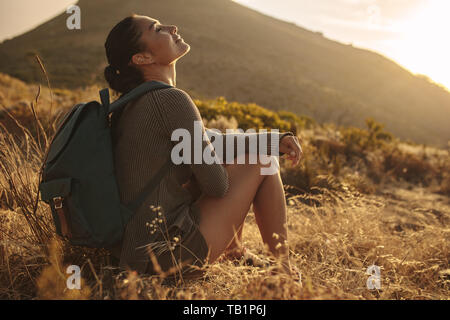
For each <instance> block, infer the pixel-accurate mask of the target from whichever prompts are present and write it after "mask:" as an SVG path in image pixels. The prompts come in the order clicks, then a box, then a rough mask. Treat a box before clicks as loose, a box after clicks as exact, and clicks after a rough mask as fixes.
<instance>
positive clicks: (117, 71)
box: [105, 15, 302, 277]
mask: <svg viewBox="0 0 450 320" xmlns="http://www.w3.org/2000/svg"><path fill="white" fill-rule="evenodd" d="M177 31H178V30H177V27H176V26H173V25H163V24H161V23H160V22H159V21H158V20H155V19H152V18H149V17H146V16H139V15H132V16H130V17H127V18H125V19H124V20H122V21H121V22H119V23H118V24H117V25H116V26H115V27H114V28H113V29H112V30H111V32H110V34H109V35H108V38H107V40H106V43H105V49H106V55H107V59H108V62H109V66H107V67H106V68H105V78H106V80H107V81H108V83H109V85H110V87H111V88H112V89H113V90H115V91H117V92H119V93H122V94H125V93H127V92H129V91H130V90H131V89H133V88H135V87H136V86H138V85H139V84H141V83H143V82H145V81H160V82H163V83H166V84H168V85H170V86H172V87H171V88H164V89H159V90H156V91H152V92H149V93H147V94H145V95H143V96H142V97H140V98H138V99H136V100H135V101H133V102H130V103H129V104H128V105H127V106H126V107H125V108H123V110H122V115H121V116H120V115H119V114H113V116H112V134H113V143H114V157H115V166H116V176H117V182H118V185H119V189H120V195H121V200H122V202H123V203H128V202H130V201H131V200H134V198H135V197H136V196H137V195H138V193H139V191H140V190H141V189H142V188H143V186H144V185H145V183H146V182H147V181H149V180H150V179H151V177H153V176H154V175H155V174H156V172H157V171H158V170H159V168H161V167H162V166H163V164H164V163H165V162H166V161H171V150H172V148H173V146H174V144H175V142H173V141H171V134H172V132H173V131H174V130H176V129H178V128H183V129H185V130H188V131H189V132H190V133H193V132H194V121H201V116H200V113H199V111H198V109H197V107H196V106H195V104H194V103H193V101H192V99H191V98H190V97H189V95H188V94H186V93H185V92H184V91H182V90H180V89H178V88H176V70H175V64H176V61H177V60H178V59H180V58H181V57H182V56H184V55H185V54H186V53H188V52H189V50H190V46H189V45H188V44H187V43H185V42H184V40H183V39H182V38H181V37H180V36H179V35H178V33H177ZM119 116H120V117H119ZM205 130H206V129H205V128H204V127H202V132H203V133H205V132H206V131H205ZM266 134H267V138H268V139H267V141H268V145H267V146H266V147H267V149H268V150H270V147H271V145H270V141H272V140H271V138H272V136H273V135H277V136H276V141H277V143H279V150H280V154H279V155H282V154H284V153H289V154H291V155H290V159H291V160H292V161H293V163H294V164H297V163H298V162H299V159H300V157H301V154H302V151H301V147H300V145H299V143H298V140H297V138H296V137H295V136H293V134H292V133H290V132H287V133H282V134H281V133H272V132H270V133H266ZM245 135H247V134H245ZM191 136H193V134H192V135H191ZM223 136H224V137H227V139H228V137H231V138H233V135H228V134H224V135H223ZM224 141H225V139H224ZM202 143H203V145H202V147H203V148H202V150H204V149H205V148H207V147H208V146H209V147H210V143H211V141H208V139H207V140H206V141H203V142H202ZM258 147H262V146H258ZM192 150H193V149H192ZM223 150H224V151H225V149H223ZM248 152H249V148H248V145H246V149H245V154H238V153H237V152H236V153H235V154H236V155H237V156H238V157H244V158H245V159H246V160H247V161H246V162H245V164H220V163H213V164H206V163H200V164H196V163H195V162H194V161H192V162H190V163H193V164H181V165H173V166H172V167H171V168H170V170H169V172H168V173H167V174H166V176H165V177H164V178H163V180H162V181H161V183H160V184H159V186H158V187H157V188H156V190H155V191H154V192H152V194H150V195H148V197H147V199H146V201H145V202H144V204H143V205H142V206H141V207H140V208H139V210H138V212H137V213H136V214H135V215H134V216H133V217H132V218H131V219H130V221H129V222H128V224H127V226H126V230H125V233H124V237H123V241H122V243H121V244H120V245H118V247H117V248H115V249H114V250H113V252H114V253H115V254H116V255H117V257H119V258H120V264H119V265H120V266H121V267H123V268H131V269H133V270H136V271H138V272H140V273H148V274H154V273H160V274H163V275H167V274H168V273H173V270H176V272H177V273H181V274H182V275H183V276H184V277H187V276H191V275H192V276H196V275H198V272H196V270H198V269H200V268H196V267H200V266H202V265H204V264H205V263H206V262H213V261H215V260H216V259H217V258H218V257H219V256H220V255H221V254H222V253H224V252H225V255H226V256H228V257H230V256H233V257H236V256H238V257H239V256H242V255H244V253H245V249H244V248H242V246H240V237H241V235H242V227H243V223H244V219H245V217H246V215H247V213H248V211H249V209H250V206H251V205H252V204H253V209H254V212H255V217H256V221H257V224H258V227H259V229H260V232H261V235H262V239H263V241H264V243H265V244H267V245H268V247H269V249H270V251H271V252H272V254H273V255H274V256H275V257H279V258H280V259H281V261H282V262H283V263H282V265H283V268H284V271H286V272H287V273H291V267H290V263H289V254H288V252H289V251H288V247H287V230H286V225H285V223H286V203H285V196H284V190H283V185H282V181H281V178H280V175H279V172H277V173H276V174H273V175H261V173H260V171H261V169H262V168H263V167H268V166H269V165H267V164H263V163H262V161H259V160H258V162H257V163H256V164H249V161H248V160H249V159H248ZM213 153H214V149H213ZM214 156H218V155H217V154H215V155H214ZM222 156H223V158H222V159H225V158H226V151H225V152H224V153H223V155H222ZM277 156H278V155H277ZM223 163H224V162H223ZM194 182H195V183H194ZM196 187H197V191H198V194H199V197H196V196H195V193H196ZM152 207H156V208H159V209H160V210H151V208H152ZM236 231H237V232H236ZM274 234H276V236H274ZM285 240H286V241H285ZM173 267H175V268H173Z"/></svg>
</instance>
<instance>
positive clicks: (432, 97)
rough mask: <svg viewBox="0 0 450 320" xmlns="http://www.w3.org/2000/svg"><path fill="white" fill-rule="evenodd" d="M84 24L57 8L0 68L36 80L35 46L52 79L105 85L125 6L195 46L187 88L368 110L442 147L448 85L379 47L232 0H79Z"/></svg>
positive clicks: (349, 111)
mask: <svg viewBox="0 0 450 320" xmlns="http://www.w3.org/2000/svg"><path fill="white" fill-rule="evenodd" d="M79 6H80V7H81V13H82V29H81V30H68V29H67V28H66V19H67V17H68V15H67V14H66V13H62V14H61V15H59V16H58V17H56V18H54V19H52V20H50V21H48V22H46V23H44V24H42V25H41V26H39V27H37V28H36V29H34V30H32V31H30V32H28V33H26V34H24V35H21V36H19V37H16V38H14V39H11V40H7V41H4V42H3V43H2V44H0V71H1V72H4V73H7V74H9V75H12V76H14V77H17V78H19V79H22V80H25V81H27V82H41V81H43V79H42V73H41V72H40V70H39V67H38V66H37V64H36V62H35V60H34V58H33V57H34V54H39V56H40V57H41V58H42V60H43V61H44V63H45V67H46V69H47V71H48V73H49V75H50V80H51V83H52V84H53V86H55V87H67V88H75V87H79V86H85V85H89V84H93V83H95V82H99V83H100V85H105V83H104V82H103V79H102V74H103V73H102V71H103V68H104V66H105V65H106V61H105V54H104V48H103V43H104V41H105V39H106V36H107V33H108V32H109V30H110V29H111V28H112V26H113V25H114V24H115V23H116V22H118V21H119V20H120V19H121V18H123V17H124V16H126V15H128V14H130V13H131V12H136V13H138V14H143V15H149V16H151V17H154V18H157V19H158V20H160V21H161V22H162V23H171V24H175V25H177V26H178V28H179V33H180V34H181V35H182V36H183V38H184V39H185V41H186V42H187V43H189V44H190V45H191V52H190V53H189V54H188V55H186V56H185V57H183V58H182V60H180V61H179V63H178V65H177V67H178V68H177V69H178V70H177V71H178V72H177V86H178V87H180V88H183V89H186V90H189V92H191V93H192V96H193V97H196V98H199V99H200V98H202V99H209V98H214V97H217V96H224V97H226V98H227V99H229V100H235V101H240V102H242V103H250V102H254V103H256V104H259V105H264V106H266V107H268V108H270V109H272V110H287V111H293V112H295V113H297V114H299V115H305V116H310V117H312V118H314V119H316V120H317V121H318V122H321V123H322V122H334V123H337V124H340V125H353V126H357V127H361V128H363V127H365V123H364V121H365V119H366V118H367V117H373V118H374V119H375V120H376V121H379V122H381V123H384V124H385V125H386V129H387V130H389V131H391V132H392V133H394V134H395V135H397V136H399V137H401V138H403V139H411V140H413V141H416V142H419V143H427V144H431V145H436V146H439V147H444V146H447V143H448V141H449V139H450V126H449V122H448V119H450V93H449V92H448V91H446V90H445V89H443V88H442V87H439V86H437V85H435V84H433V83H431V82H430V81H429V80H427V79H426V78H425V77H418V76H415V75H413V74H411V73H410V72H409V71H407V70H405V69H404V68H402V67H400V66H399V65H398V64H396V63H395V62H393V61H391V60H389V59H387V58H385V57H383V56H382V55H380V54H377V53H374V52H371V51H368V50H362V49H358V48H354V47H353V46H351V45H345V44H341V43H338V42H336V41H332V40H329V39H327V38H325V37H323V36H322V35H321V34H320V33H317V32H312V31H309V30H306V29H304V28H301V27H298V26H296V25H294V24H292V23H287V22H283V21H280V20H277V19H275V18H272V17H269V16H266V15H264V14H261V13H258V12H256V11H254V10H251V9H249V8H246V7H244V6H241V5H239V4H237V3H235V2H233V1H230V0H189V1H183V0H164V1H162V0H160V1H143V0H129V1H119V0H96V1H87V0H80V1H79Z"/></svg>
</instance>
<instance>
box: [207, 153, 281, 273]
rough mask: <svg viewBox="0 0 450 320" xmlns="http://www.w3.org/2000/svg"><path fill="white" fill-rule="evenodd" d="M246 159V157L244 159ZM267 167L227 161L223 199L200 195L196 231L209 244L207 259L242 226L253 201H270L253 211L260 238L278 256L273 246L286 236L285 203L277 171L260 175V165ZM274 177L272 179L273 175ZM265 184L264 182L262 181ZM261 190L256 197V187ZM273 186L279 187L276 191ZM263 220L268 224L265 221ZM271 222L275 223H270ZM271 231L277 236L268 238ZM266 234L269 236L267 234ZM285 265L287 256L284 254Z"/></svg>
mask: <svg viewBox="0 0 450 320" xmlns="http://www.w3.org/2000/svg"><path fill="white" fill-rule="evenodd" d="M246 160H248V158H247V159H246ZM264 166H265V167H269V166H270V164H268V165H264V164H261V163H258V164H249V163H248V161H246V163H245V164H231V165H227V166H226V170H227V171H228V177H229V190H228V192H227V194H226V195H225V196H224V197H223V198H218V197H209V196H204V195H203V196H202V197H201V198H200V199H199V201H198V206H199V208H200V211H201V221H200V231H201V232H202V234H203V236H204V238H205V240H206V242H207V244H208V246H209V250H210V252H209V262H213V261H215V260H216V259H217V258H218V257H219V256H220V255H221V254H222V253H223V252H224V250H225V249H226V248H227V247H228V246H229V245H230V243H231V242H232V240H233V238H234V236H235V234H236V231H238V230H239V228H240V226H242V224H243V222H244V219H245V217H246V216H247V214H248V211H249V209H250V206H251V204H252V203H254V202H255V201H256V204H257V206H258V207H260V206H261V205H262V204H264V203H265V204H267V203H268V202H270V201H272V200H273V203H272V204H271V205H270V210H269V209H267V210H261V209H259V210H256V211H255V216H256V215H261V216H260V217H258V218H257V222H258V227H259V228H260V230H261V232H262V233H261V235H262V237H263V241H264V242H265V243H267V244H268V246H269V249H270V250H274V251H272V253H273V254H274V255H275V256H280V254H281V253H282V251H280V248H279V247H277V245H278V243H281V244H283V242H284V240H285V239H286V225H285V220H286V212H285V211H286V204H285V202H283V201H284V198H283V201H281V195H283V197H284V190H283V186H282V183H281V179H280V177H279V173H276V174H275V175H272V176H271V175H261V172H260V169H261V167H264ZM274 177H275V178H274ZM266 180H267V181H268V184H265V181H266ZM263 185H264V188H262V193H261V194H260V196H259V197H257V194H258V193H259V189H260V187H262V186H263ZM276 188H279V189H278V190H277V189H276ZM269 191H270V192H271V193H272V194H270V196H269V197H268V199H265V201H264V202H262V200H261V198H262V197H263V196H266V197H267V192H269ZM266 215H268V216H270V215H280V217H273V218H271V217H266ZM266 223H270V224H267V225H266ZM272 223H275V225H274V224H272ZM273 233H277V234H279V235H280V237H279V238H278V239H276V238H274V237H272V234H273ZM268 235H270V236H268ZM285 262H286V264H287V265H288V257H287V256H286V257H285Z"/></svg>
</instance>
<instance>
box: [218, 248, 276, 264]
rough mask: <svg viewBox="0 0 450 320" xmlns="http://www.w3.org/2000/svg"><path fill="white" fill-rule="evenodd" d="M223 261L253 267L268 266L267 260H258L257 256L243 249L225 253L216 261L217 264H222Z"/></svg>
mask: <svg viewBox="0 0 450 320" xmlns="http://www.w3.org/2000/svg"><path fill="white" fill-rule="evenodd" d="M225 260H231V261H235V262H238V263H242V264H244V265H247V266H253V267H268V266H269V265H270V262H269V260H266V259H262V258H260V257H259V256H258V255H257V254H255V253H253V252H252V251H250V250H248V249H247V248H245V247H241V248H235V249H233V250H229V251H226V252H225V253H224V254H223V255H222V256H221V257H220V258H219V259H218V261H219V262H223V261H225Z"/></svg>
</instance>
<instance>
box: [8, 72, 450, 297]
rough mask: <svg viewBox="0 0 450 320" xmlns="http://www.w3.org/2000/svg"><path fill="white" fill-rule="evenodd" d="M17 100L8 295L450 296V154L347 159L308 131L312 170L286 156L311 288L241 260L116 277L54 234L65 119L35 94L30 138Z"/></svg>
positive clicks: (335, 142)
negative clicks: (42, 183)
mask: <svg viewBox="0 0 450 320" xmlns="http://www.w3.org/2000/svg"><path fill="white" fill-rule="evenodd" d="M6 82H7V81H6ZM18 90H25V89H23V88H22V89H18ZM43 92H44V93H45V94H47V93H49V92H48V91H43ZM83 94H85V95H87V96H89V95H88V94H86V93H83ZM72 95H74V96H72ZM92 95H93V94H92ZM55 96H58V95H55ZM62 96H63V97H65V98H64V99H66V100H65V103H67V104H68V105H70V102H72V100H71V99H72V98H73V97H75V98H77V97H76V94H75V93H66V94H64V95H62ZM78 98H80V97H78ZM93 98H94V96H92V99H93ZM8 99H9V100H5V99H4V100H3V102H2V106H3V110H4V111H3V112H4V114H3V115H4V116H5V117H8V118H9V119H10V122H9V125H8V126H6V125H5V122H4V121H3V119H2V122H1V123H0V124H1V126H0V158H1V162H0V164H1V166H0V223H1V224H0V299H35V298H38V299H54V298H56V299H448V298H449V293H450V291H449V289H450V288H449V285H450V266H449V258H450V254H449V244H450V241H449V240H450V228H449V222H450V201H449V197H448V196H449V190H450V183H449V177H450V172H449V167H450V166H449V164H450V161H449V156H448V152H447V151H443V150H440V151H439V152H437V153H436V154H434V153H432V152H431V153H430V152H428V153H427V154H426V155H425V156H424V155H423V154H421V153H420V150H419V151H417V150H416V151H417V152H418V154H416V155H414V156H411V154H412V153H411V150H406V149H405V148H403V149H401V148H395V147H386V146H384V147H380V148H378V149H377V150H372V151H367V150H362V151H355V153H354V154H352V155H350V156H349V155H348V154H346V153H342V148H341V147H342V146H344V147H345V146H346V142H345V141H342V139H341V137H340V136H339V134H337V133H336V131H334V130H331V129H330V128H327V127H317V128H315V129H311V130H310V131H308V132H306V131H305V132H304V133H302V137H301V138H302V140H303V141H302V146H303V150H304V155H305V159H304V160H303V162H302V164H301V165H300V166H299V167H298V168H289V166H288V164H287V163H285V162H284V160H283V159H282V161H281V164H282V172H281V173H282V177H283V181H284V183H285V191H286V198H287V203H288V229H289V237H290V239H289V243H290V250H291V255H292V262H293V264H295V265H296V266H297V267H298V268H299V269H300V270H301V272H302V285H300V284H299V283H298V282H295V281H294V280H292V279H291V278H289V277H286V276H282V275H272V274H271V271H272V267H271V268H267V269H262V268H256V267H249V266H243V265H238V266H237V265H235V264H233V263H232V262H222V263H214V264H212V265H210V266H208V268H207V271H206V274H205V276H204V277H202V278H201V279H197V280H184V281H180V282H179V283H177V284H172V285H169V284H167V283H164V282H162V281H161V279H160V278H158V277H145V276H138V275H136V274H135V273H132V272H121V271H119V270H117V269H116V268H114V267H113V266H112V263H111V261H110V257H109V256H108V253H107V252H105V251H103V250H93V249H84V248H77V247H71V246H70V245H68V244H67V243H64V242H62V241H61V240H58V239H56V238H54V229H53V225H52V223H51V220H50V219H51V214H50V211H49V208H48V207H47V206H46V205H45V204H43V203H42V202H40V201H37V186H38V182H39V169H40V165H41V163H42V159H43V154H44V151H45V150H46V148H47V147H48V145H49V139H50V137H51V136H52V134H53V133H54V129H52V128H54V127H55V125H54V124H55V122H57V120H58V118H59V116H60V114H61V113H57V112H55V113H53V114H50V115H49V114H47V111H48V104H49V103H50V101H49V100H46V99H47V98H41V97H40V95H39V94H38V95H36V94H35V95H34V96H32V98H31V99H30V100H31V101H33V102H32V103H29V102H27V103H26V104H25V105H24V108H25V109H26V110H23V108H22V109H20V112H19V113H21V114H23V115H24V118H26V119H31V120H29V121H31V123H32V127H33V128H35V131H33V132H31V131H30V130H28V128H29V126H24V125H22V124H21V123H22V122H21V121H19V120H18V119H17V118H16V117H15V113H14V112H9V111H8V112H7V110H11V108H10V106H11V105H14V102H13V101H14V99H13V98H8ZM87 100H90V99H87ZM8 101H9V102H8ZM78 101H79V100H78ZM53 103H55V107H56V106H58V107H59V102H55V101H53ZM42 105H45V107H43V106H42ZM16 111H17V110H16ZM44 115H45V116H44ZM41 117H43V118H46V122H45V123H43V122H41V121H39V120H40V119H41ZM229 125H231V126H232V127H236V126H237V124H236V123H235V120H232V119H231V120H230V119H226V118H223V117H222V118H221V117H219V118H218V120H216V122H211V123H209V126H210V127H219V128H225V127H227V126H229ZM13 126H15V129H14V130H13V129H12V127H13ZM13 131H14V134H13V133H11V132H13ZM317 136H321V137H322V138H321V139H322V141H321V142H320V143H318V142H317V140H318V139H315V138H314V137H317ZM328 140H329V141H328ZM323 146H326V147H323ZM416 149H417V148H416ZM394 150H395V152H394ZM358 152H359V153H358ZM408 152H409V153H408ZM417 152H416V153H417ZM386 159H389V162H388V160H386ZM402 166H403V167H402ZM393 168H394V169H395V170H393ZM404 168H407V171H406V172H405V171H404V170H403V169H404ZM412 182H414V183H412ZM246 222H247V223H246V227H245V230H244V238H243V242H244V245H245V246H246V247H248V248H250V249H252V250H253V251H254V252H256V253H258V254H261V255H264V254H265V250H264V248H263V246H262V242H261V238H260V235H259V232H258V229H257V226H256V223H255V220H254V216H253V214H252V213H251V214H249V216H248V217H247V220H246ZM71 264H75V265H79V266H80V267H81V270H82V276H83V280H82V290H80V291H78V290H75V291H73V290H68V289H67V288H66V285H65V281H66V279H67V277H68V275H67V274H66V273H65V270H66V267H67V266H68V265H71ZM373 264H375V265H377V266H380V268H381V286H382V287H381V289H380V290H368V289H367V287H366V281H367V279H368V277H369V275H367V274H366V270H367V268H368V267H369V266H370V265H373Z"/></svg>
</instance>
